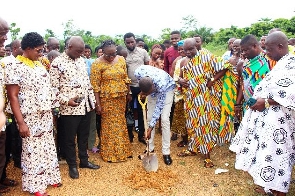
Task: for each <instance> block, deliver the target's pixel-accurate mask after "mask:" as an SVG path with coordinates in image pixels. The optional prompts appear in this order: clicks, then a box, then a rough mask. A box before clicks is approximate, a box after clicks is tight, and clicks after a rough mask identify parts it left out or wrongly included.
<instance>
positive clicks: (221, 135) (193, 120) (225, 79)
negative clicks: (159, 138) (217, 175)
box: [178, 38, 237, 168]
mask: <svg viewBox="0 0 295 196" xmlns="http://www.w3.org/2000/svg"><path fill="white" fill-rule="evenodd" d="M184 52H185V53H186V56H187V57H189V58H190V61H189V62H188V63H187V64H185V65H184V66H182V68H181V72H180V77H179V81H178V82H179V84H180V85H181V86H182V87H183V92H184V100H185V103H184V104H185V105H184V109H185V115H186V128H187V131H188V138H189V144H188V150H184V151H183V152H182V153H179V154H178V155H179V156H193V155H196V154H197V152H200V153H202V154H203V155H204V158H205V160H204V166H205V167H206V168H210V167H213V166H214V164H213V162H212V160H211V159H210V151H211V150H212V149H213V147H214V146H215V145H216V143H218V144H222V143H225V142H228V141H230V140H231V139H232V137H233V136H234V128H233V119H234V103H235V99H236V94H237V93H236V88H235V86H234V84H235V83H236V82H237V77H236V74H234V72H233V70H232V65H231V64H230V63H229V62H227V63H225V62H224V61H223V60H222V59H219V58H217V57H215V56H214V55H213V54H211V53H210V52H209V51H208V50H206V49H204V48H201V45H199V46H198V48H197V46H196V40H195V39H194V38H188V39H186V40H185V41H184ZM232 64H234V63H233V62H232Z"/></svg>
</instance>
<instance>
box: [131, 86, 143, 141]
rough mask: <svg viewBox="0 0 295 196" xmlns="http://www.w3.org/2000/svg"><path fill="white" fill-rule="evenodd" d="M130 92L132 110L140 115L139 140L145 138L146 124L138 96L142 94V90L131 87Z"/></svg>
mask: <svg viewBox="0 0 295 196" xmlns="http://www.w3.org/2000/svg"><path fill="white" fill-rule="evenodd" d="M130 90H131V92H132V101H131V108H132V109H133V110H134V109H135V110H137V113H138V128H139V132H138V139H141V138H143V137H144V122H143V113H142V107H141V105H140V103H139V102H138V98H137V96H138V94H139V93H140V88H139V87H133V86H130ZM134 101H135V102H136V104H137V108H134Z"/></svg>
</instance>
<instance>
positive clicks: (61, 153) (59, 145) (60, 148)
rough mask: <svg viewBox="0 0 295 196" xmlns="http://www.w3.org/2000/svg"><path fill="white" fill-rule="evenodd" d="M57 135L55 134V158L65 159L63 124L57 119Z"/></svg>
mask: <svg viewBox="0 0 295 196" xmlns="http://www.w3.org/2000/svg"><path fill="white" fill-rule="evenodd" d="M56 124H57V127H56V129H57V134H56V149H57V150H56V151H57V156H58V157H59V158H60V157H62V158H65V157H66V155H65V154H66V153H65V147H64V144H65V142H64V141H65V136H64V134H65V131H64V124H63V122H62V118H61V117H58V118H57V123H56Z"/></svg>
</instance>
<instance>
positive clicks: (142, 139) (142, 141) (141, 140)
mask: <svg viewBox="0 0 295 196" xmlns="http://www.w3.org/2000/svg"><path fill="white" fill-rule="evenodd" d="M138 141H139V142H141V143H143V144H144V145H146V144H147V143H146V141H145V139H144V138H140V139H138Z"/></svg>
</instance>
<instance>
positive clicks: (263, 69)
mask: <svg viewBox="0 0 295 196" xmlns="http://www.w3.org/2000/svg"><path fill="white" fill-rule="evenodd" d="M270 70H271V68H270V65H269V61H268V60H267V58H266V57H265V56H263V55H257V56H256V57H254V58H253V59H250V60H249V61H248V62H247V63H246V64H245V65H244V69H243V73H242V76H243V83H244V91H243V93H244V99H245V102H247V101H248V99H249V98H250V97H252V95H253V93H254V88H255V86H256V85H257V84H259V82H260V81H261V80H262V79H263V78H264V77H265V75H266V74H267V73H268V72H269V71H270Z"/></svg>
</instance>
